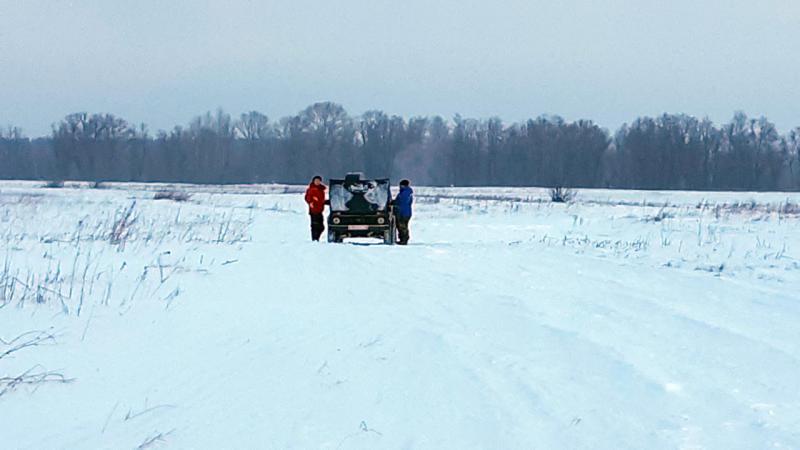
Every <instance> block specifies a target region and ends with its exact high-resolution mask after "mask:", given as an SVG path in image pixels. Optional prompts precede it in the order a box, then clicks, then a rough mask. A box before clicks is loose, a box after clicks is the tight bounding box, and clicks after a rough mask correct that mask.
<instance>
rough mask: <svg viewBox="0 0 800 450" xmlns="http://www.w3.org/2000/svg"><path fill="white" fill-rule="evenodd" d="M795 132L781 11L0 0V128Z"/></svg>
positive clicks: (797, 86)
mask: <svg viewBox="0 0 800 450" xmlns="http://www.w3.org/2000/svg"><path fill="white" fill-rule="evenodd" d="M323 100H331V101H335V102H338V103H341V104H343V105H344V106H345V108H346V109H347V110H348V111H349V112H350V113H351V114H352V115H358V114H360V113H362V112H364V111H366V110H368V109H382V110H384V111H385V112H387V113H390V114H400V115H403V116H406V117H408V116H411V115H432V114H440V115H442V116H444V117H447V118H450V117H452V116H453V114H455V113H457V112H458V113H461V114H462V115H464V116H469V117H480V118H485V117H490V116H494V115H497V116H500V117H502V118H503V119H504V120H505V121H507V122H513V121H518V120H522V119H525V118H528V117H536V116H538V115H541V114H559V115H561V116H563V117H565V118H566V119H568V120H574V119H580V118H587V119H592V120H595V121H596V122H598V123H599V124H601V125H602V126H605V127H608V128H610V129H615V128H617V127H618V126H619V125H621V124H622V123H624V122H630V121H631V120H633V119H634V118H636V117H638V116H642V115H655V114H660V113H663V112H672V113H677V112H685V113H688V114H692V115H695V116H701V117H702V116H709V117H710V118H711V119H712V120H714V121H717V122H721V121H727V120H728V119H730V118H731V117H732V116H733V113H734V111H736V110H744V111H745V112H747V113H748V114H750V115H762V114H763V115H766V116H767V117H769V118H770V119H771V120H773V121H774V122H775V123H777V125H778V127H779V128H780V129H781V130H782V131H786V130H788V129H789V128H790V127H794V126H798V125H800V1H798V0H759V1H737V0H725V1H723V0H703V1H697V0H672V1H661V0H651V1H648V0H610V1H598V0H558V1H557V0H549V1H539V0H515V1H496V0H494V1H489V0H485V1H481V2H474V1H466V0H462V1H455V0H438V1H431V0H405V1H396V0H395V1H382V0H364V1H306V0H292V1H247V0H227V1H202V0H195V1H183V0H169V1H163V0H137V1H113V0H74V1H65V0H49V1H41V0H0V125H5V124H13V125H18V126H21V127H22V128H23V129H24V130H25V132H26V133H27V134H28V135H32V136H37V135H43V134H46V133H48V132H49V129H50V124H51V123H53V122H55V121H57V120H58V119H60V118H62V117H63V116H64V115H66V114H68V113H71V112H76V111H88V112H111V113H114V114H116V115H119V116H121V117H123V118H125V119H127V120H129V121H130V122H134V123H140V122H145V123H147V124H148V125H149V126H150V128H151V129H153V130H156V129H169V128H171V127H172V126H174V125H177V124H185V123H187V122H188V121H189V120H190V119H191V118H192V117H193V116H195V115H198V114H200V113H203V112H205V111H208V110H214V109H216V108H217V107H222V108H224V109H225V110H226V111H228V112H230V113H232V114H234V115H238V114H239V113H241V112H243V111H248V110H253V109H255V110H258V111H261V112H263V113H265V114H267V115H269V116H270V118H273V119H277V118H279V117H281V116H285V115H289V114H294V113H296V112H298V111H299V110H301V109H302V108H304V107H305V106H307V105H309V104H311V103H313V102H316V101H323Z"/></svg>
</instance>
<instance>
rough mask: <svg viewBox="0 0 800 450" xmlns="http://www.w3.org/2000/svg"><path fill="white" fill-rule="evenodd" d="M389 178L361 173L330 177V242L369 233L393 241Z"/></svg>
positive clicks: (393, 227)
mask: <svg viewBox="0 0 800 450" xmlns="http://www.w3.org/2000/svg"><path fill="white" fill-rule="evenodd" d="M389 188H390V184H389V180H388V179H379V180H364V179H362V177H361V174H359V173H351V174H347V176H346V177H345V178H344V179H343V180H330V194H329V195H330V206H331V213H330V215H329V216H328V242H342V239H344V238H354V237H369V238H377V239H382V240H383V243H384V244H388V245H394V243H395V236H396V230H395V223H394V214H392V204H391V201H392V196H391V191H390V189H389Z"/></svg>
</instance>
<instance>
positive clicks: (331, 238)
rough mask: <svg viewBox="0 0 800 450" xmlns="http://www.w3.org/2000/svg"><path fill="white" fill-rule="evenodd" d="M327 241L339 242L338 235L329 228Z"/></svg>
mask: <svg viewBox="0 0 800 450" xmlns="http://www.w3.org/2000/svg"><path fill="white" fill-rule="evenodd" d="M328 242H334V243H335V242H341V240H340V239H339V236H337V235H336V232H335V231H333V230H331V229H329V230H328Z"/></svg>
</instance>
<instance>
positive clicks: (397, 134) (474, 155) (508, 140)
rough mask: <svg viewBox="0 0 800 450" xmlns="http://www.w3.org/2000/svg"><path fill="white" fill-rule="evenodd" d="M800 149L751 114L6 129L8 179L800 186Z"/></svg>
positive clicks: (258, 119) (0, 155)
mask: <svg viewBox="0 0 800 450" xmlns="http://www.w3.org/2000/svg"><path fill="white" fill-rule="evenodd" d="M799 153H800V127H798V128H795V129H793V130H791V131H789V132H788V133H786V134H784V135H781V134H780V133H779V132H778V130H777V129H776V127H775V125H774V124H772V123H771V122H769V121H768V120H767V119H766V118H763V117H761V118H750V117H748V116H746V115H745V114H744V113H736V114H735V115H734V117H733V119H732V120H731V121H730V122H729V123H725V124H722V125H719V126H717V125H715V124H714V123H712V122H711V121H709V120H708V119H697V118H695V117H692V116H688V115H682V114H680V115H669V114H665V115H662V116H659V117H644V118H639V119H637V120H635V121H633V122H632V123H630V124H625V125H623V126H622V127H621V128H620V129H619V130H617V131H616V133H614V134H611V133H609V131H607V130H605V129H603V128H601V127H599V126H598V125H596V124H595V123H593V122H591V121H588V120H579V121H575V122H568V121H565V120H563V119H562V118H560V117H557V116H541V117H538V118H536V119H530V120H527V121H525V122H520V123H512V124H505V123H503V121H502V120H501V119H499V118H496V117H493V118H489V119H485V120H478V119H471V118H465V117H462V116H460V115H456V116H455V117H454V118H453V119H452V120H446V119H443V118H442V117H439V116H433V117H411V118H409V119H405V118H403V117H399V116H396V115H387V114H385V113H383V112H381V111H368V112H366V113H364V114H362V115H361V116H358V117H353V116H350V115H349V114H348V113H347V112H346V111H345V109H344V108H343V107H342V106H341V105H338V104H336V103H331V102H323V103H316V104H314V105H311V106H309V107H307V108H306V109H304V110H303V111H301V112H300V113H298V114H296V115H294V116H289V117H284V118H281V119H279V120H277V121H271V120H270V119H269V118H268V117H267V116H265V115H264V114H261V113H259V112H257V111H252V112H248V113H244V114H241V115H240V116H239V117H232V116H231V115H230V114H228V113H225V112H224V111H222V110H218V111H216V112H215V113H206V114H204V115H201V116H199V117H196V118H195V119H193V120H192V121H191V122H190V123H189V124H188V125H187V126H176V127H175V128H173V129H172V130H169V131H164V130H161V131H157V132H155V133H152V132H151V131H150V130H149V129H148V127H147V126H146V125H134V124H131V123H128V122H127V121H125V120H124V119H122V118H120V117H116V116H114V115H112V114H87V113H76V114H70V115H68V116H66V117H65V118H64V119H63V120H61V121H59V122H58V123H56V124H54V125H53V127H52V134H51V135H50V136H47V137H40V138H34V139H31V138H28V137H26V136H24V135H23V133H22V131H21V130H20V129H19V128H16V127H8V128H6V129H4V130H0V178H2V179H42V180H88V181H144V182H147V181H165V182H192V183H265V182H277V183H306V182H308V180H309V179H310V178H311V177H312V176H313V175H315V174H322V175H323V176H325V177H337V176H343V175H344V174H345V173H347V172H352V171H361V172H364V173H365V174H366V175H367V176H369V177H391V178H392V179H399V178H401V177H402V178H409V179H411V180H413V181H414V183H416V184H422V185H438V186H449V185H454V186H567V187H576V188H589V187H599V188H632V189H692V190H800V156H799Z"/></svg>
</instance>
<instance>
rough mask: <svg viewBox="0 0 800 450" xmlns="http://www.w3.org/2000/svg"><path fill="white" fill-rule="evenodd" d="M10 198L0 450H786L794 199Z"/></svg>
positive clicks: (792, 369)
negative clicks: (366, 239) (388, 204)
mask: <svg viewBox="0 0 800 450" xmlns="http://www.w3.org/2000/svg"><path fill="white" fill-rule="evenodd" d="M40 184H41V183H23V182H4V183H0V252H1V253H0V339H2V341H0V447H2V448H4V449H6V448H8V449H17V448H20V449H55V448H87V449H95V448H113V449H118V448H123V449H124V448H275V449H308V448H326V449H340V448H341V449H350V448H369V449H375V448H424V449H428V448H458V449H471V448H503V449H516V448H519V449H529V448H547V449H549V448H553V449H565V448H569V449H577V448H593V449H594V448H609V449H619V448H637V449H641V448H647V449H658V448H668V449H672V448H686V449H690V448H709V449H739V448H741V449H762V448H800V381H798V380H800V233H799V232H798V225H800V209H798V206H797V205H798V203H800V195H795V194H750V193H719V194H710V193H674V192H661V193H657V192H630V191H629V192H623V191H591V190H585V191H581V192H580V196H579V197H578V200H577V201H576V202H575V203H573V204H570V205H563V204H552V203H549V202H547V201H544V198H545V193H544V191H542V190H538V189H491V188H483V189H418V190H417V195H418V204H417V208H416V216H415V219H414V220H413V221H412V241H413V242H412V245H410V246H408V247H406V248H403V247H387V246H382V245H364V243H350V244H344V245H333V244H327V243H311V242H308V234H309V233H308V223H307V216H306V215H305V212H304V205H303V203H302V198H301V196H300V195H297V192H298V190H301V189H302V188H298V187H285V186H228V187H224V188H223V187H208V186H206V187H191V186H181V187H177V188H176V189H179V190H182V191H188V192H189V193H191V194H192V195H191V198H190V199H189V201H186V202H175V201H171V200H153V195H154V191H159V190H162V189H165V188H166V187H165V186H159V185H134V184H131V185H122V184H112V185H108V186H106V188H105V189H89V188H88V186H86V185H69V184H68V186H67V187H66V188H64V189H44V188H41V187H40Z"/></svg>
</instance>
